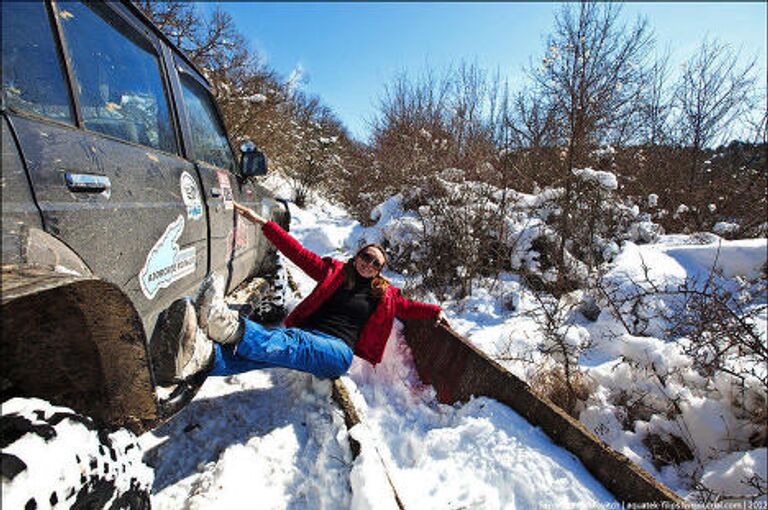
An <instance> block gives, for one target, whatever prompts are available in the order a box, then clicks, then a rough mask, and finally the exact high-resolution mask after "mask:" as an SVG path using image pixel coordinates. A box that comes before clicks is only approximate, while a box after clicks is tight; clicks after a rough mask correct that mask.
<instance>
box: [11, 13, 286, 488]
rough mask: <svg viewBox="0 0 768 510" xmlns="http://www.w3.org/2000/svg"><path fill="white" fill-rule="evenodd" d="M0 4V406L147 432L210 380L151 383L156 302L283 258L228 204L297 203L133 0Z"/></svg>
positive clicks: (282, 213)
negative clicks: (209, 277)
mask: <svg viewBox="0 0 768 510" xmlns="http://www.w3.org/2000/svg"><path fill="white" fill-rule="evenodd" d="M2 10H3V12H2V15H3V17H2V25H3V26H2V38H3V41H2V42H3V46H2V52H3V55H2V57H3V59H2V66H3V70H2V72H3V76H2V79H3V96H2V101H3V102H2V127H1V129H2V321H3V324H2V344H0V360H2V361H0V363H2V375H1V376H0V391H1V392H2V400H3V401H7V400H8V399H10V398H14V397H25V398H30V399H33V400H35V399H37V398H40V399H45V400H46V401H48V402H49V403H50V404H51V405H53V406H67V407H68V408H71V409H73V410H74V411H75V412H76V413H79V414H81V415H86V416H88V417H89V418H88V420H92V422H93V423H94V424H95V426H99V427H111V428H114V427H120V426H124V427H128V428H129V429H131V430H133V431H134V432H136V433H139V432H142V431H144V430H147V429H148V428H151V427H153V426H154V425H155V424H156V423H158V422H159V421H161V420H163V419H165V418H167V417H169V416H171V415H172V414H173V413H175V412H176V411H177V410H178V409H179V408H180V407H181V406H183V405H184V404H185V403H186V402H188V401H189V400H190V399H191V398H192V396H193V395H194V393H195V391H196V390H197V388H198V387H199V385H200V384H201V383H202V380H203V379H204V374H201V376H200V377H197V378H192V379H190V380H188V381H185V382H182V383H180V384H178V385H175V386H172V387H162V388H161V387H158V386H157V385H156V383H155V378H154V375H153V370H152V361H151V359H150V356H149V355H148V353H149V352H151V349H150V342H151V339H152V334H153V331H155V328H156V326H157V324H156V323H157V321H158V316H159V315H160V314H161V312H162V311H163V310H165V309H166V308H168V306H169V305H170V304H171V303H172V302H173V301H174V300H176V299H178V298H180V297H182V296H185V295H190V294H192V293H193V292H194V290H195V289H196V288H197V287H198V285H199V284H200V282H201V281H202V280H203V278H204V277H205V275H206V274H208V273H211V272H216V273H218V274H222V275H225V277H226V281H227V290H228V291H231V290H233V289H234V288H236V287H237V286H238V285H240V284H241V283H242V282H244V281H246V280H247V279H249V278H250V277H252V276H254V275H260V274H261V275H265V274H269V273H270V272H271V271H274V269H275V268H274V261H275V260H276V259H275V255H274V251H273V250H272V248H271V247H270V245H269V244H268V243H267V242H266V240H265V239H264V238H263V237H262V236H261V235H258V232H257V231H256V229H255V227H254V226H253V225H251V224H249V223H247V222H243V221H240V220H239V217H238V215H236V214H235V213H234V211H233V207H232V203H233V201H239V202H242V203H244V204H246V205H248V206H249V207H252V208H255V209H256V210H260V211H261V212H262V213H263V214H265V215H267V216H269V217H271V218H273V219H275V220H276V221H278V222H279V223H280V224H282V225H283V226H284V227H287V226H288V213H287V210H286V208H285V207H284V205H283V204H281V203H280V202H279V201H278V200H276V199H275V198H274V197H273V196H272V195H271V193H270V192H269V191H268V190H266V189H265V188H264V187H262V186H261V185H259V183H258V182H257V178H256V177H257V175H260V174H263V173H264V172H266V164H265V159H264V157H263V154H261V153H260V152H258V151H257V150H255V149H254V146H253V144H244V150H243V151H242V152H241V154H240V157H239V158H236V157H235V155H234V151H233V150H232V148H231V146H230V143H229V140H228V137H227V135H226V131H225V129H224V125H223V123H222V121H221V116H220V114H219V110H218V108H217V106H216V103H215V101H214V99H213V96H212V95H211V92H210V84H209V83H208V82H207V80H206V78H205V77H204V76H203V74H202V72H201V71H200V70H199V69H198V68H196V67H195V65H194V64H193V63H192V62H191V61H190V60H189V59H188V58H187V57H185V56H184V55H183V54H182V53H181V52H180V51H179V50H178V49H177V48H176V47H175V46H174V45H173V44H172V43H171V42H170V41H169V40H168V39H167V38H166V37H165V36H164V35H163V34H162V33H161V32H160V31H159V30H158V29H157V28H156V27H155V26H154V25H153V24H152V23H151V22H150V21H149V20H148V19H147V18H146V17H145V16H144V15H142V14H141V12H140V11H139V10H138V9H136V8H135V7H134V6H133V5H132V4H131V3H130V2H127V1H126V2H69V1H45V2H44V1H42V0H41V1H37V2H3V3H2ZM17 407H18V405H17ZM22 407H23V406H22ZM45 412H47V411H45ZM45 412H44V411H40V412H39V413H37V415H35V414H34V413H33V414H32V415H30V416H44V415H45ZM19 416H21V415H19ZM45 416H47V415H45ZM4 420H5V417H4ZM17 421H18V420H17ZM4 423H7V422H6V421H4ZM89 423H90V422H89ZM29 427H31V428H32V429H34V427H32V426H31V425H28V428H29ZM6 432H7V430H6V427H5V425H4V426H3V435H4V437H3V446H4V449H5V446H7V444H6V443H8V441H7V437H8V435H7V434H6ZM13 435H14V433H12V434H11V436H13ZM4 462H5V459H4ZM3 476H4V478H3V483H4V487H5V483H6V481H8V480H10V479H9V478H8V477H7V476H6V473H5V471H4V474H3ZM116 497H117V496H116ZM4 500H5V495H4Z"/></svg>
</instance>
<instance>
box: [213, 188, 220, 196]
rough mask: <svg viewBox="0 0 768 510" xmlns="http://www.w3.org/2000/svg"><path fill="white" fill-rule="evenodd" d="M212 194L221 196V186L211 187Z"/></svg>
mask: <svg viewBox="0 0 768 510" xmlns="http://www.w3.org/2000/svg"><path fill="white" fill-rule="evenodd" d="M211 196H212V197H220V196H221V188H211Z"/></svg>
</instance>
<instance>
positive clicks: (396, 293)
mask: <svg viewBox="0 0 768 510" xmlns="http://www.w3.org/2000/svg"><path fill="white" fill-rule="evenodd" d="M262 230H263V232H264V235H265V236H266V237H267V239H269V240H270V241H271V242H272V244H274V245H275V247H276V248H277V249H278V250H280V251H281V252H282V253H283V254H284V255H285V256H286V257H288V258H289V259H290V260H291V261H292V262H293V263H294V264H296V265H297V266H299V267H300V268H301V269H302V271H304V272H305V273H307V275H308V276H310V277H311V278H312V279H313V280H315V281H316V282H317V286H316V287H315V289H314V290H313V291H312V293H311V294H310V295H309V296H307V297H306V299H304V300H303V301H302V302H301V303H299V304H298V305H297V306H296V308H294V309H293V311H292V312H291V313H290V314H288V317H287V318H286V319H285V325H286V327H293V326H298V327H300V326H301V324H302V323H303V322H304V321H305V320H307V318H309V317H310V316H311V315H312V314H313V313H315V311H316V310H317V309H318V308H320V306H321V305H322V304H323V303H324V302H325V301H326V300H327V299H328V298H329V297H331V296H332V295H333V293H334V292H336V290H337V289H338V288H339V287H340V286H341V284H342V283H343V282H344V271H343V269H344V263H343V262H341V261H340V260H336V259H334V258H331V257H323V258H320V256H319V255H317V254H316V253H313V252H311V251H310V250H308V249H306V248H304V247H303V246H302V245H301V243H299V242H298V241H297V240H296V239H294V238H293V237H292V236H291V235H290V234H288V233H287V232H286V231H285V230H283V229H282V228H280V226H279V225H278V224H277V223H275V222H273V221H270V222H267V223H265V224H264V226H263V227H262ZM439 313H440V307H439V306H437V305H430V304H427V303H420V302H418V301H411V300H410V299H405V298H404V297H403V296H402V295H401V294H400V289H398V288H396V287H394V286H392V285H390V286H389V287H387V290H386V292H385V293H384V296H382V298H381V300H380V301H379V304H378V305H377V306H376V309H375V310H374V311H373V313H372V314H371V316H370V317H369V318H368V322H366V323H365V326H363V330H362V332H361V333H360V338H359V339H358V341H357V343H356V344H355V354H356V355H358V356H360V357H361V358H363V359H364V360H366V361H368V362H370V363H372V364H374V365H375V364H377V363H379V362H380V361H381V357H382V356H383V355H384V347H385V346H386V344H387V338H389V333H390V331H392V323H393V322H394V319H395V317H397V318H399V319H430V318H436V317H437V315H438V314H439Z"/></svg>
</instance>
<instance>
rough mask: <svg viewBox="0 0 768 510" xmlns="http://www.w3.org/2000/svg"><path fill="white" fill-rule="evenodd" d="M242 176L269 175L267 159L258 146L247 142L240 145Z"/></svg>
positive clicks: (249, 141)
mask: <svg viewBox="0 0 768 510" xmlns="http://www.w3.org/2000/svg"><path fill="white" fill-rule="evenodd" d="M240 151H241V152H242V154H241V157H240V175H242V176H243V177H255V176H257V175H266V174H267V157H266V156H265V155H264V153H263V152H261V151H260V150H259V149H257V148H256V144H255V143H253V142H252V141H251V140H247V141H245V142H243V144H242V145H240Z"/></svg>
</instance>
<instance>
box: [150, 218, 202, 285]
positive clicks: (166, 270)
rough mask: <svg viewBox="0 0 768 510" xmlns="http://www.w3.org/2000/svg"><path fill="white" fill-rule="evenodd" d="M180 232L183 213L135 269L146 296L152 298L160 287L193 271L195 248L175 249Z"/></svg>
mask: <svg viewBox="0 0 768 510" xmlns="http://www.w3.org/2000/svg"><path fill="white" fill-rule="evenodd" d="M182 232H184V216H181V215H179V217H178V218H176V220H174V221H173V223H171V224H170V225H168V227H167V228H166V229H165V232H163V235H162V236H160V239H158V240H157V242H156V243H155V245H154V246H153V247H152V249H151V250H150V251H149V253H148V254H147V260H146V261H145V262H144V267H142V268H141V271H140V272H139V285H140V286H141V291H142V292H143V293H144V295H145V296H147V299H154V298H155V296H156V295H157V292H158V291H159V290H160V289H164V288H166V287H169V286H170V285H171V284H172V283H173V282H175V281H176V280H179V279H180V278H183V277H185V276H187V275H189V274H192V273H194V272H195V269H196V268H197V259H196V257H195V247H194V246H190V247H188V248H184V249H183V250H182V249H179V238H180V237H181V234H182Z"/></svg>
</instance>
